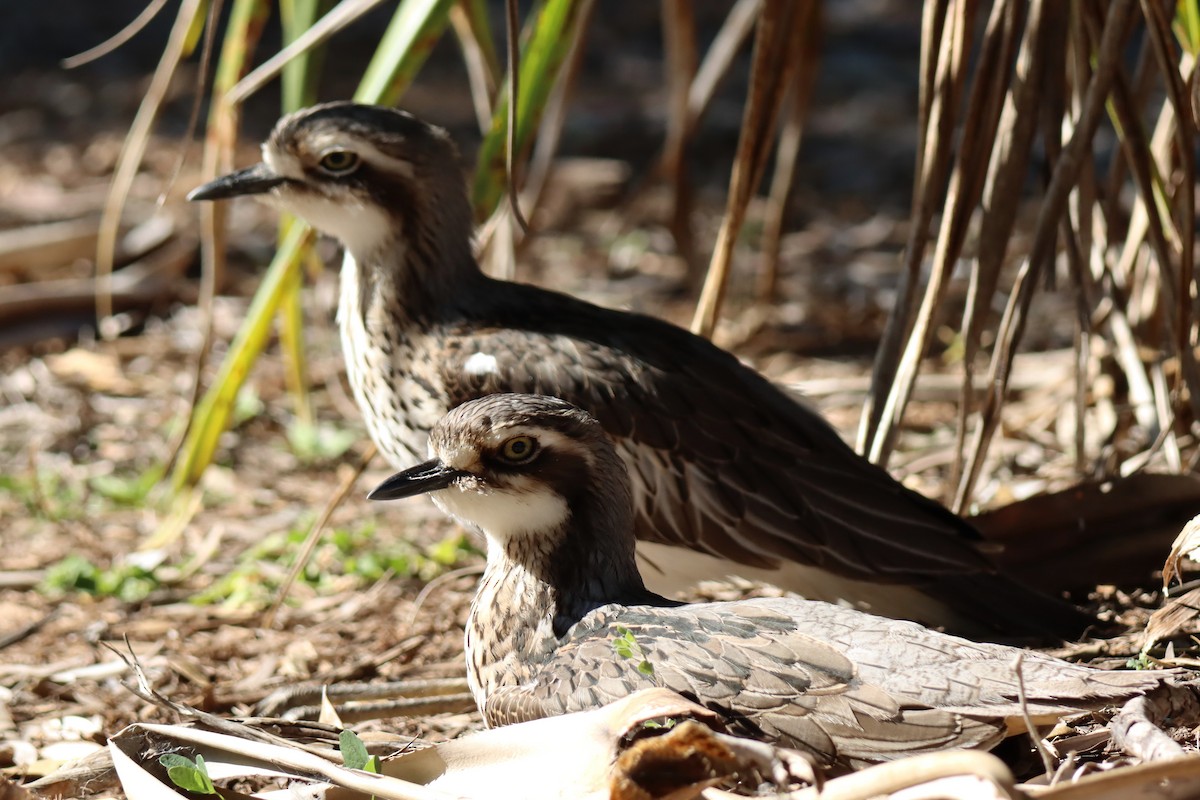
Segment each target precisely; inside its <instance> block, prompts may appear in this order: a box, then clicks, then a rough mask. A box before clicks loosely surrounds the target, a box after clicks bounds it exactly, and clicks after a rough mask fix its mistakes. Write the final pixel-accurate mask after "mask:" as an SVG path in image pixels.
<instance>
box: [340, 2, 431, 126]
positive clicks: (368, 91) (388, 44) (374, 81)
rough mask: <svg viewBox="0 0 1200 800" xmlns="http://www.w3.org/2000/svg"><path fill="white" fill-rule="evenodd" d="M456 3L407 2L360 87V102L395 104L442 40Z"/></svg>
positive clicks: (372, 59) (392, 22) (393, 17)
mask: <svg viewBox="0 0 1200 800" xmlns="http://www.w3.org/2000/svg"><path fill="white" fill-rule="evenodd" d="M453 5H454V0H403V2H401V3H400V7H399V8H397V9H396V13H395V14H394V15H393V16H392V21H391V23H389V24H388V28H387V31H386V32H385V33H384V34H383V40H382V41H380V43H379V47H378V48H376V50H375V55H374V56H372V58H371V63H370V64H369V65H368V66H367V71H366V73H364V74H363V78H362V81H361V82H359V84H358V91H356V92H355V93H354V99H355V100H357V101H358V102H360V103H381V104H384V105H395V104H396V101H397V100H399V99H400V96H401V95H403V94H404V90H405V89H407V88H408V85H409V84H410V83H412V80H413V78H414V77H415V76H416V74H417V71H418V70H420V68H421V65H422V64H424V63H425V58H426V57H427V56H428V55H429V51H430V50H432V49H433V46H434V45H435V44H437V41H438V39H440V38H441V35H442V31H444V30H445V28H446V24H447V21H448V20H449V17H450V7H451V6H453Z"/></svg>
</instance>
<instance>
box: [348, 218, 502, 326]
mask: <svg viewBox="0 0 1200 800" xmlns="http://www.w3.org/2000/svg"><path fill="white" fill-rule="evenodd" d="M486 280H487V279H486V278H485V277H484V275H483V272H482V271H481V270H480V269H479V265H478V263H476V261H475V257H474V254H473V253H472V251H471V241H470V232H469V231H465V232H461V233H460V235H457V236H449V235H446V234H445V233H443V234H441V235H439V236H432V237H428V238H421V237H417V238H409V237H406V236H403V235H398V236H394V237H390V238H389V239H388V240H387V241H386V243H385V244H383V245H381V246H378V247H374V248H372V249H370V250H368V251H366V252H354V251H352V250H351V249H349V248H347V250H346V257H345V260H344V261H343V262H342V274H341V290H340V291H341V302H340V305H339V309H338V314H339V317H341V319H342V321H343V324H346V323H347V322H361V324H363V325H364V326H366V327H367V328H368V330H369V329H370V328H371V326H372V324H375V325H378V324H380V323H382V322H384V321H387V322H389V323H390V324H392V325H396V324H400V325H404V324H408V323H409V322H423V321H427V320H431V319H436V318H437V316H438V315H439V314H440V313H442V312H444V310H445V309H446V308H447V307H448V306H453V305H455V303H456V300H457V299H458V298H461V297H463V296H464V295H466V296H470V294H471V293H472V291H474V290H475V288H476V286H477V285H479V284H482V283H483V282H485V281H486Z"/></svg>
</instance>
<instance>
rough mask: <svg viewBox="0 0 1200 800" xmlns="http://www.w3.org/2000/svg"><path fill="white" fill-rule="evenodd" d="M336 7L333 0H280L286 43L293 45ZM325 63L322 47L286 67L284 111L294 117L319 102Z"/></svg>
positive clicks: (306, 51) (283, 78) (284, 76)
mask: <svg viewBox="0 0 1200 800" xmlns="http://www.w3.org/2000/svg"><path fill="white" fill-rule="evenodd" d="M332 7H333V3H332V2H331V0H279V17H280V22H281V23H282V24H283V43H284V45H285V46H286V45H289V44H291V43H292V42H294V41H296V39H297V38H299V36H300V34H302V33H304V32H305V31H306V30H308V29H309V28H311V27H312V25H313V23H314V22H316V21H317V20H318V19H320V18H321V17H323V16H325V13H326V12H327V11H329V9H330V8H332ZM324 61H325V47H324V46H323V45H318V46H317V47H314V48H312V49H311V50H305V51H304V52H303V53H301V54H300V55H298V56H296V57H295V58H293V59H292V60H291V61H289V62H288V63H287V64H286V65H284V67H283V73H282V74H281V75H280V77H279V80H280V91H281V93H282V95H283V111H284V113H290V112H292V111H296V110H297V109H300V108H303V107H304V106H310V105H312V104H313V103H315V102H316V101H317V83H318V81H319V79H320V76H321V67H322V66H323V64H324Z"/></svg>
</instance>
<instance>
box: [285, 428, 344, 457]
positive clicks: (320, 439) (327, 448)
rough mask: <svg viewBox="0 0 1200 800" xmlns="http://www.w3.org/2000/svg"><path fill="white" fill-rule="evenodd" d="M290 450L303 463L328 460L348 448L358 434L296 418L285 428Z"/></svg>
mask: <svg viewBox="0 0 1200 800" xmlns="http://www.w3.org/2000/svg"><path fill="white" fill-rule="evenodd" d="M287 438H288V444H290V445H291V446H292V452H293V453H295V454H296V456H297V457H298V458H299V459H300V460H301V461H304V462H305V463H312V462H314V461H329V460H332V459H335V458H337V457H339V456H341V455H342V454H344V453H345V452H346V451H347V450H349V449H350V448H351V447H352V446H353V445H354V443H355V442H356V441H357V440H358V434H356V433H354V432H353V431H348V430H345V429H343V428H337V427H335V426H333V425H329V424H325V423H316V424H313V423H306V422H304V421H302V420H296V421H295V422H293V423H292V424H291V425H289V426H288V429H287Z"/></svg>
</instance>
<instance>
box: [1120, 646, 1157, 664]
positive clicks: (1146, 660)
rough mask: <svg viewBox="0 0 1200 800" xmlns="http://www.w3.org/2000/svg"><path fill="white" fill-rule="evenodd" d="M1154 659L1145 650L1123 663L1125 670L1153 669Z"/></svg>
mask: <svg viewBox="0 0 1200 800" xmlns="http://www.w3.org/2000/svg"><path fill="white" fill-rule="evenodd" d="M1153 668H1154V659H1152V658H1151V657H1150V654H1149V653H1147V652H1146V651H1145V650H1143V651H1142V652H1140V653H1138V654H1137V655H1136V656H1133V657H1131V658H1129V659H1128V660H1127V661H1126V662H1125V669H1153Z"/></svg>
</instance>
